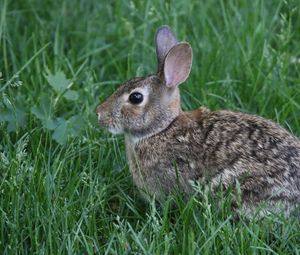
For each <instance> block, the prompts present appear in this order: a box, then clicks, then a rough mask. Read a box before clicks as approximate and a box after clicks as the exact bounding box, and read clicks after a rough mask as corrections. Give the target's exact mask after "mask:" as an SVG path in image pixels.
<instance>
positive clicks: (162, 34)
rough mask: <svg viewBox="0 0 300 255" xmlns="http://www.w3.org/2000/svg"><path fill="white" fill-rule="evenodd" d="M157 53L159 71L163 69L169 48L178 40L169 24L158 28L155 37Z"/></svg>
mask: <svg viewBox="0 0 300 255" xmlns="http://www.w3.org/2000/svg"><path fill="white" fill-rule="evenodd" d="M155 43H156V55H157V64H158V72H161V71H162V67H163V63H164V59H165V57H166V55H167V53H168V52H169V50H170V49H171V48H172V47H173V46H174V45H176V44H177V40H176V37H175V35H174V34H173V32H172V31H171V29H170V28H169V27H168V26H162V27H161V28H159V29H158V31H157V33H156V37H155Z"/></svg>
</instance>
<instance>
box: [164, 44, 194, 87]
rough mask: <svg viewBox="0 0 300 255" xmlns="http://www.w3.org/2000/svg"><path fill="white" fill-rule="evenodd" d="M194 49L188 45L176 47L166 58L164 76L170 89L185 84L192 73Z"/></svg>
mask: <svg viewBox="0 0 300 255" xmlns="http://www.w3.org/2000/svg"><path fill="white" fill-rule="evenodd" d="M191 66H192V48H191V46H190V45H189V44H188V43H179V44H177V45H176V46H174V47H173V48H172V49H171V50H170V51H169V53H168V54H167V56H166V58H165V63H164V76H165V82H166V85H167V86H168V87H174V86H178V85H179V84H181V83H183V82H184V81H185V80H186V79H187V77H188V76H189V73H190V71H191Z"/></svg>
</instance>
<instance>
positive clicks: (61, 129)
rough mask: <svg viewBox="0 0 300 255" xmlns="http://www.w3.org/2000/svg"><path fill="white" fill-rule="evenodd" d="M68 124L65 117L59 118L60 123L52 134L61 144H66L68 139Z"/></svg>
mask: <svg viewBox="0 0 300 255" xmlns="http://www.w3.org/2000/svg"><path fill="white" fill-rule="evenodd" d="M67 131H68V124H67V122H66V121H65V119H63V118H59V124H58V126H57V127H56V128H55V130H54V133H53V135H52V138H53V139H54V140H55V141H56V142H58V143H60V144H64V143H65V142H66V141H67V139H68V133H67Z"/></svg>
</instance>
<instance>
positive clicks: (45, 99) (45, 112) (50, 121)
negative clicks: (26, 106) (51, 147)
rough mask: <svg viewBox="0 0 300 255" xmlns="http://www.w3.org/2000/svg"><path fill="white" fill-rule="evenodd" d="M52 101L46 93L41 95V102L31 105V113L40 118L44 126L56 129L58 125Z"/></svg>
mask: <svg viewBox="0 0 300 255" xmlns="http://www.w3.org/2000/svg"><path fill="white" fill-rule="evenodd" d="M51 106H52V101H51V99H50V98H49V96H47V95H46V94H45V95H43V96H42V97H41V100H40V103H39V104H38V105H35V106H33V107H31V113H32V114H33V115H34V116H35V117H36V118H38V119H39V120H40V121H41V122H42V125H43V127H44V128H46V129H50V130H54V129H55V128H56V126H57V120H55V119H54V118H52V114H51V110H52V108H51Z"/></svg>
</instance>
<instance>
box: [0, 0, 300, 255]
mask: <svg viewBox="0 0 300 255" xmlns="http://www.w3.org/2000/svg"><path fill="white" fill-rule="evenodd" d="M299 12H300V4H299V2H298V1H297V0H294V1H293V0H289V1H280V0H278V1H258V0H253V1H248V0H229V1H224V0H221V1H219V0H211V1H193V0H187V1H159V0H153V1H149V0H148V1H114V2H111V1H97V0H90V1H84V0H76V1H73V0H61V1H50V0H45V1H39V0H23V1H21V0H15V1H12V0H11V1H10V0H2V1H0V72H1V77H0V79H1V80H0V153H1V154H0V177H1V178H0V215H1V218H0V251H1V253H2V254H299V253H300V225H299V222H297V221H296V220H295V219H294V218H293V217H289V218H285V217H283V216H282V215H280V214H279V215H270V216H267V217H266V218H264V219H257V218H254V219H250V220H249V219H248V220H247V219H244V217H241V218H240V219H236V218H235V217H234V215H233V214H232V212H231V211H230V206H229V204H230V203H229V201H230V196H228V195H226V194H225V195H223V194H222V193H221V194H220V198H219V199H215V198H212V197H211V195H210V194H209V193H208V192H207V190H206V189H205V188H203V187H195V195H194V196H193V197H191V198H190V199H189V200H188V201H184V200H183V199H182V198H181V197H180V196H179V195H174V196H172V197H170V198H169V199H168V200H167V201H166V202H165V203H163V204H162V205H157V204H156V203H155V202H154V201H151V202H150V203H145V202H144V201H143V200H142V199H141V198H140V196H139V193H138V191H137V189H136V187H135V186H134V185H133V183H132V180H131V177H130V174H129V172H128V166H127V163H126V158H125V153H124V143H123V140H122V137H113V136H111V135H110V134H108V133H107V132H106V131H103V130H100V129H99V128H98V126H97V120H96V116H95V112H94V110H95V107H96V105H97V104H98V103H99V102H101V101H103V100H104V99H105V98H106V97H107V96H109V95H110V94H111V93H112V92H113V91H114V90H115V88H116V87H117V86H118V85H119V84H120V83H121V82H122V81H124V80H126V79H129V78H131V77H133V76H135V75H143V74H147V73H151V72H154V71H155V70H156V67H155V65H156V63H155V60H156V59H155V49H154V40H153V36H154V33H155V31H156V30H157V28H158V27H159V26H161V25H162V24H169V25H170V26H171V27H172V28H173V30H174V31H175V32H176V34H177V36H178V38H179V39H180V40H186V41H189V42H190V43H191V45H192V47H193V51H194V63H193V64H194V66H193V69H192V73H191V75H190V78H189V79H188V81H187V82H186V83H185V84H184V85H182V86H181V91H182V106H183V108H184V109H194V108H197V107H198V106H200V105H205V106H207V107H209V108H211V109H231V110H238V111H245V112H251V113H255V114H258V115H261V116H264V117H266V118H269V119H273V120H274V121H276V122H278V123H280V124H281V125H283V126H284V127H286V128H287V129H289V130H290V131H291V132H293V133H294V134H296V135H298V136H299V135H300V78H299V77H300V75H299V74H300V43H299V42H300V31H299V26H300V15H299ZM174 203H175V204H176V207H175V208H174V206H173V205H174Z"/></svg>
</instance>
